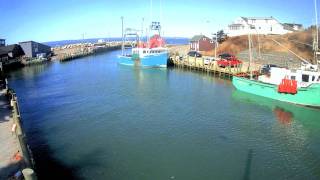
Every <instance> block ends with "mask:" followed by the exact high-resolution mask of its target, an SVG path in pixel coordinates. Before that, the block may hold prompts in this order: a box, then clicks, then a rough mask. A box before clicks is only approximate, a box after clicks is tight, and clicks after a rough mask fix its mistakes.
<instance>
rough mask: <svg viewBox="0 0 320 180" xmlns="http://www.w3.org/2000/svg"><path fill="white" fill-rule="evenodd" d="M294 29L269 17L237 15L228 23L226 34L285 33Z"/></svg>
mask: <svg viewBox="0 0 320 180" xmlns="http://www.w3.org/2000/svg"><path fill="white" fill-rule="evenodd" d="M293 31H295V30H294V29H293V28H292V27H290V26H287V25H284V24H282V23H280V22H279V21H278V20H277V19H275V18H273V17H272V16H271V17H238V18H237V19H236V20H235V21H234V22H233V23H232V24H230V25H228V27H227V29H226V31H225V32H226V33H227V34H228V36H240V35H245V34H248V32H250V33H251V34H265V35H267V34H286V33H291V32H293Z"/></svg>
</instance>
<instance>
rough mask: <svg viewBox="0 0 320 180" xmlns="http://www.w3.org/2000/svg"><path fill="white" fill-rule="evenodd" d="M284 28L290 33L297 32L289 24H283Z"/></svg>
mask: <svg viewBox="0 0 320 180" xmlns="http://www.w3.org/2000/svg"><path fill="white" fill-rule="evenodd" d="M282 26H283V28H284V29H285V30H288V31H296V30H294V29H293V26H290V25H288V24H286V23H284V24H282Z"/></svg>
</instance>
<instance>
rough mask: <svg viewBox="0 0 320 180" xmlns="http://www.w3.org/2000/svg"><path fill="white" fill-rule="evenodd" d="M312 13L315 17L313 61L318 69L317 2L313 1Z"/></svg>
mask: <svg viewBox="0 0 320 180" xmlns="http://www.w3.org/2000/svg"><path fill="white" fill-rule="evenodd" d="M314 11H315V16H316V37H315V40H314V47H313V49H314V60H315V61H316V65H317V67H318V68H319V61H318V55H319V52H318V51H319V27H318V10H317V0H314Z"/></svg>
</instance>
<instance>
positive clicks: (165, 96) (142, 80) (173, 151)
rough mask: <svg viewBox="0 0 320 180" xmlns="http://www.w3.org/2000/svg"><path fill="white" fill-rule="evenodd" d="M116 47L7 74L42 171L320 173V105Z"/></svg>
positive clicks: (243, 175)
mask: <svg viewBox="0 0 320 180" xmlns="http://www.w3.org/2000/svg"><path fill="white" fill-rule="evenodd" d="M119 53H120V52H119V51H114V52H108V53H105V54H100V55H96V56H90V57H84V58H81V59H78V60H75V61H69V62H65V63H59V62H54V63H48V64H45V65H37V66H30V67H25V68H23V69H21V70H17V71H14V72H11V74H10V77H9V83H10V86H11V87H12V88H14V89H15V91H16V92H17V95H18V97H19V101H20V106H21V107H20V108H21V113H22V120H23V126H24V128H25V131H26V133H27V136H28V141H29V143H30V145H31V149H32V151H33V153H34V158H35V160H36V166H37V170H38V172H37V173H38V176H39V177H40V178H43V179H50V178H53V177H55V178H60V179H61V178H62V177H63V178H66V179H71V178H79V179H117V180H118V179H120V180H121V179H131V180H134V179H137V180H141V179H183V180H187V179H202V180H205V179H245V180H248V179H274V180H277V179H279V180H280V179H291V180H294V179H297V180H298V179H319V178H320V143H319V139H320V118H319V117H320V110H317V109H310V108H304V107H300V106H295V105H290V104H286V103H280V102H277V101H273V100H269V99H265V98H257V97H255V96H253V95H248V94H245V93H240V92H238V91H236V90H235V89H234V88H233V86H232V84H231V81H229V80H224V79H219V78H215V77H213V76H212V75H208V74H206V73H199V72H192V71H186V70H182V69H177V68H176V69H152V68H147V69H135V68H132V67H128V66H122V65H119V64H117V59H116V56H117V55H118V54H119Z"/></svg>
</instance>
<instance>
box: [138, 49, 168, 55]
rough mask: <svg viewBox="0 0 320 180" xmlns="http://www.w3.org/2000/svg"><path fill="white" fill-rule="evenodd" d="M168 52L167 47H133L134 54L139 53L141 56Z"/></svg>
mask: <svg viewBox="0 0 320 180" xmlns="http://www.w3.org/2000/svg"><path fill="white" fill-rule="evenodd" d="M165 52H167V48H152V49H150V48H133V49H132V54H139V55H140V56H146V55H156V54H161V53H165Z"/></svg>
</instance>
